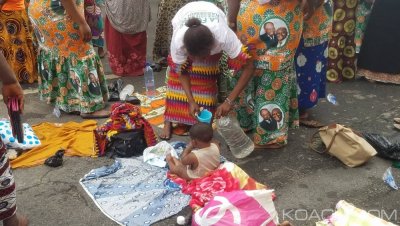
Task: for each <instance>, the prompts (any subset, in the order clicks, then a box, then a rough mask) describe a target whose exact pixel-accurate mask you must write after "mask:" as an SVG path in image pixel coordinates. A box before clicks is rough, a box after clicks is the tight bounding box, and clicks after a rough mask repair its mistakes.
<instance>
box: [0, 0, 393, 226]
mask: <svg viewBox="0 0 400 226" xmlns="http://www.w3.org/2000/svg"><path fill="white" fill-rule="evenodd" d="M399 8H400V2H399V1H396V0H379V1H376V2H374V1H373V0H335V1H331V0H285V1H280V0H264V1H259V0H207V1H194V0H161V2H160V4H159V9H158V20H157V25H156V31H155V33H156V40H155V43H154V49H153V57H154V61H156V62H158V63H159V64H160V65H161V66H168V70H167V75H166V76H167V84H166V85H167V95H166V103H165V107H166V110H165V114H164V115H165V124H164V130H163V132H162V133H161V134H160V138H161V139H166V140H168V139H170V138H171V134H172V133H176V134H183V133H185V132H186V131H188V130H189V128H190V126H191V125H193V124H195V123H197V120H196V117H195V116H196V114H198V113H199V111H200V109H201V108H205V109H207V110H209V111H211V112H212V113H213V115H214V116H215V117H217V118H218V117H221V116H226V115H232V116H234V117H236V118H237V119H238V121H239V123H240V126H241V127H242V128H243V129H244V130H245V131H248V132H253V133H254V136H253V137H254V138H253V139H254V143H255V145H256V148H262V149H266V148H280V147H283V146H284V145H286V144H287V138H288V130H289V128H291V127H297V126H299V124H303V125H307V126H318V123H317V122H316V121H314V120H310V119H309V113H308V111H309V109H311V108H312V107H314V106H315V105H316V104H317V102H318V99H319V98H324V97H325V87H326V84H325V83H326V81H327V80H328V81H331V82H342V81H344V80H346V79H347V80H348V79H354V78H355V76H356V75H357V74H358V75H361V76H364V77H365V78H366V79H368V80H370V81H379V82H386V83H395V84H400V64H398V62H397V58H396V55H395V54H396V53H397V52H398V51H400V45H399V44H398V41H397V40H398V39H399V38H400V30H399V29H398V28H399V27H400V18H399V14H398V13H396V12H397V11H396V10H397V9H399ZM0 9H1V10H0V52H1V53H2V54H1V56H0V57H1V58H0V60H1V64H0V66H1V72H2V73H1V74H2V80H3V96H4V100H5V101H7V98H8V97H10V96H12V95H14V94H15V95H19V96H21V88H20V86H19V85H18V82H20V83H33V82H36V81H37V82H38V90H39V95H40V98H41V99H43V100H46V101H47V102H48V103H49V104H54V105H56V106H57V107H58V108H59V109H61V110H62V111H64V112H67V113H71V114H79V115H80V116H81V117H82V118H104V117H108V116H109V112H108V111H107V110H105V106H106V102H107V101H108V97H109V93H108V87H107V81H106V77H105V73H104V69H103V66H102V62H101V60H100V58H103V57H105V56H107V58H108V61H109V64H110V67H111V70H112V71H113V73H114V74H116V75H119V76H139V75H142V74H143V68H144V65H145V62H146V52H147V49H146V44H147V32H148V31H147V29H148V23H149V21H150V20H151V12H150V3H149V1H148V0H119V1H104V0H85V1H73V0H52V1H48V0H30V1H29V0H25V1H24V0H0ZM104 15H105V18H103V16H104ZM103 33H104V34H103ZM94 47H97V48H98V49H97V51H95V49H94ZM5 60H6V61H7V63H8V65H6V64H5ZM8 67H10V68H11V70H8V69H7V68H8ZM5 71H7V73H5ZM3 72H4V73H3ZM12 72H13V74H14V76H15V79H14V78H12V77H13V76H12V75H10V73H12ZM4 74H6V75H4ZM221 80H226V81H225V82H226V83H227V87H225V88H227V89H228V90H229V92H228V93H227V95H226V96H225V97H224V98H223V100H222V101H218V92H219V91H221V90H222V89H224V87H223V86H222V85H219V86H218V84H222V83H221ZM22 98H23V97H20V101H21V104H22ZM218 102H220V103H218ZM172 123H178V127H177V128H175V129H173V126H172ZM0 143H1V142H0ZM0 146H1V147H3V145H0ZM3 149H4V148H3ZM3 149H1V150H3ZM0 154H2V155H3V154H4V153H0ZM2 159H3V158H2ZM2 185H3V183H2ZM11 207H12V206H11V204H10V208H9V209H7V210H8V212H7V213H9V214H5V213H4V211H3V210H0V219H3V220H4V219H11V221H12V222H14V223H15V221H16V222H18V217H17V215H15V204H14V207H13V208H14V211H10V210H11V209H12V208H11ZM2 211H3V212H2ZM11 216H13V217H14V218H10V217H11ZM21 219H22V218H21ZM20 221H21V222H25V220H23V219H22V220H20ZM5 223H6V221H5ZM7 225H22V224H7Z"/></svg>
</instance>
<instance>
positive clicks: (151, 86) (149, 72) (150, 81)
mask: <svg viewBox="0 0 400 226" xmlns="http://www.w3.org/2000/svg"><path fill="white" fill-rule="evenodd" d="M144 85H145V86H146V94H147V96H148V97H149V98H153V97H154V96H155V93H156V90H155V83H154V74H153V69H152V68H151V67H150V64H149V63H146V68H145V69H144Z"/></svg>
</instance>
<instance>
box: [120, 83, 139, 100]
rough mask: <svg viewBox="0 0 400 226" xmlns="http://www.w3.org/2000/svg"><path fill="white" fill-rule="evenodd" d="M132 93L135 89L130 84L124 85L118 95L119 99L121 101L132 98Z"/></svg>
mask: <svg viewBox="0 0 400 226" xmlns="http://www.w3.org/2000/svg"><path fill="white" fill-rule="evenodd" d="M134 91H135V87H134V86H133V85H131V84H128V85H126V86H125V87H124V88H123V89H122V90H121V92H120V93H119V99H120V100H122V101H124V100H126V97H128V96H132V94H133V92H134Z"/></svg>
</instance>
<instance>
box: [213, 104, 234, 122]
mask: <svg viewBox="0 0 400 226" xmlns="http://www.w3.org/2000/svg"><path fill="white" fill-rule="evenodd" d="M231 110H232V105H230V104H229V103H227V102H224V103H223V104H221V105H220V106H219V107H218V108H217V111H216V112H215V116H216V117H217V118H221V117H224V116H227V115H228V113H229V112H230V111H231Z"/></svg>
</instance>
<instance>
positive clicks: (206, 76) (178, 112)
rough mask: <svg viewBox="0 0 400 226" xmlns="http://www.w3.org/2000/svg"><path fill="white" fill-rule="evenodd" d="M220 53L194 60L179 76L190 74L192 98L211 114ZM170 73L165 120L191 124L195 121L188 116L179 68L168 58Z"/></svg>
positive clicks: (215, 95)
mask: <svg viewBox="0 0 400 226" xmlns="http://www.w3.org/2000/svg"><path fill="white" fill-rule="evenodd" d="M220 58H221V54H216V55H212V56H210V57H207V58H205V59H204V60H202V61H194V62H192V63H191V65H190V66H189V67H187V68H188V70H185V72H183V73H182V75H181V76H190V80H191V91H192V94H193V97H194V100H195V101H196V103H197V104H198V105H199V106H200V107H204V108H205V109H208V110H209V111H211V112H212V113H213V114H214V112H215V109H216V105H217V93H218V88H217V78H218V76H220V73H221V72H220V69H219V59H220ZM169 67H170V70H169V71H170V73H169V75H168V80H167V95H166V101H165V104H166V106H165V113H164V117H165V120H166V121H170V122H176V123H182V124H186V125H193V124H195V123H196V122H197V120H196V119H195V118H193V117H192V116H190V113H189V103H188V99H187V97H186V94H185V91H184V90H183V87H182V85H181V83H180V81H179V73H177V70H174V68H179V66H178V67H177V65H175V64H173V63H172V60H169Z"/></svg>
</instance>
